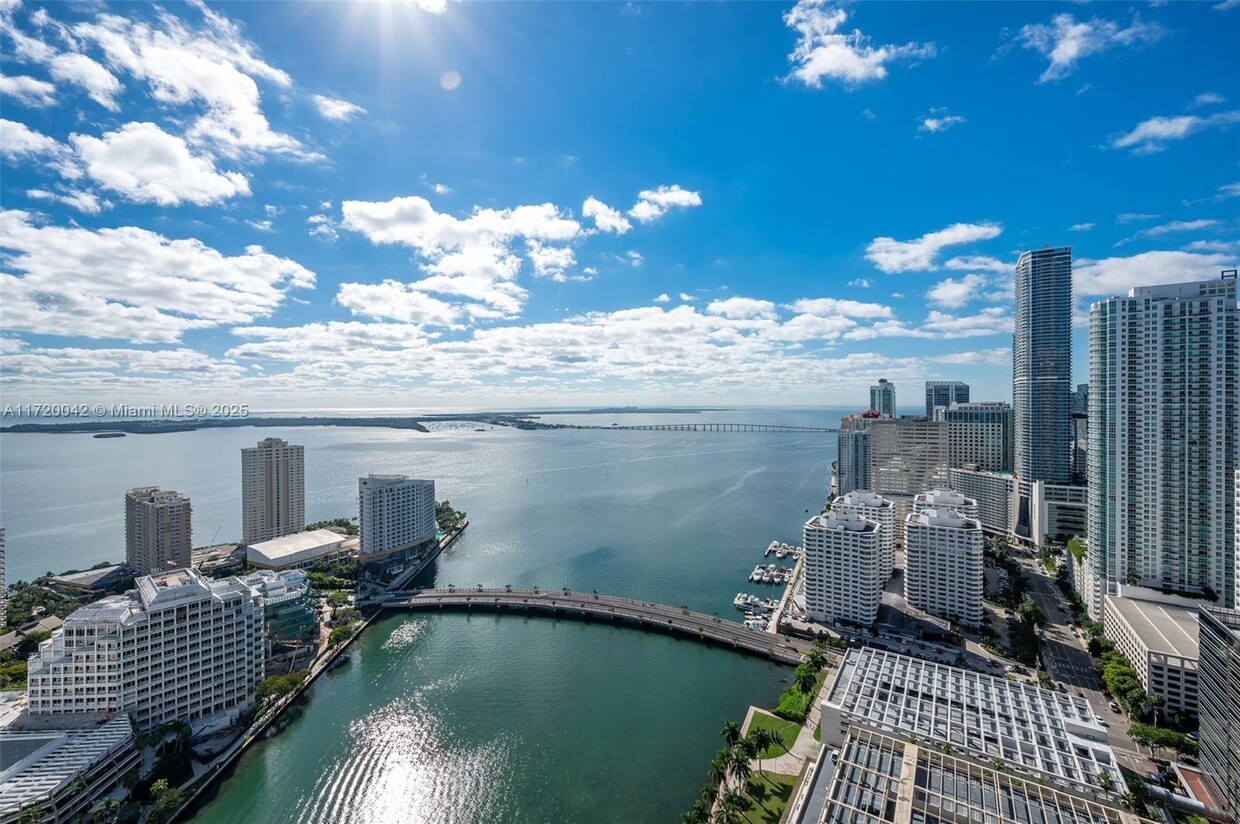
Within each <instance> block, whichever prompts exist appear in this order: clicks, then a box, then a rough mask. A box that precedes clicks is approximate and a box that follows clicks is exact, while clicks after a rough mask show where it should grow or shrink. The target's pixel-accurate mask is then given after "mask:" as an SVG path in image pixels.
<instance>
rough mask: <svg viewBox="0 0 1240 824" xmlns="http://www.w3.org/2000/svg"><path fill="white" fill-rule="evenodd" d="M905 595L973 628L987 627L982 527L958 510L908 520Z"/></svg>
mask: <svg viewBox="0 0 1240 824" xmlns="http://www.w3.org/2000/svg"><path fill="white" fill-rule="evenodd" d="M904 532H905V550H904V557H905V570H904V597H905V598H907V599H908V602H909V603H910V604H911V605H912V606H914V607H917V608H918V609H920V610H923V611H925V612H928V613H930V614H931V615H938V616H940V617H942V618H947V619H949V620H952V621H956V622H957V623H960V624H964V625H965V626H967V627H977V626H980V625H981V623H982V575H983V571H982V527H981V524H979V523H978V522H977V521H976V520H974V519H972V518H966V517H964V516H963V515H960V514H959V513H957V512H956V511H955V510H952V509H922V510H920V511H918V512H915V513H913V514H911V515H909V516H907V517H906V518H905V522H904Z"/></svg>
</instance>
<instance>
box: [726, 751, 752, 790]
mask: <svg viewBox="0 0 1240 824" xmlns="http://www.w3.org/2000/svg"><path fill="white" fill-rule="evenodd" d="M730 761H731V763H730V764H728V772H729V773H731V775H732V778H734V779H735V780H736V785H737V786H738V787H740V788H741V789H744V788H745V787H746V786H748V785H749V776H751V775H753V770H752V769H750V767H749V752H748V749H747V747H745V746H737V747H735V748H734V749H733V750H732V758H731V759H730Z"/></svg>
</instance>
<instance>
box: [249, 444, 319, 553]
mask: <svg viewBox="0 0 1240 824" xmlns="http://www.w3.org/2000/svg"><path fill="white" fill-rule="evenodd" d="M305 528H306V449H305V447H304V446H298V445H297V444H291V443H289V442H288V441H285V440H281V439H280V438H265V439H264V440H261V441H259V442H258V445H257V446H248V447H245V448H243V449H242V450H241V541H242V543H244V544H257V543H261V542H262V541H270V540H272V539H274V538H282V537H284V536H285V535H291V534H293V533H294V532H301V531H302V530H303V529H305Z"/></svg>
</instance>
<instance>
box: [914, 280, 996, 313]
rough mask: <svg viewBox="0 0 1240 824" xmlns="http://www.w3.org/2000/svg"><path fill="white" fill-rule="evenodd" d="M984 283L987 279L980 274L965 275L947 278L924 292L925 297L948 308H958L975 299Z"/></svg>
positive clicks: (984, 285)
mask: <svg viewBox="0 0 1240 824" xmlns="http://www.w3.org/2000/svg"><path fill="white" fill-rule="evenodd" d="M986 284H987V280H986V278H985V277H983V276H982V275H965V276H964V277H962V278H960V279H959V280H957V279H956V278H947V279H946V280H941V281H939V282H938V283H936V284H935V285H934V286H933V287H931V289H930V290H929V291H928V292H926V299H927V300H929V301H930V302H931V303H933V304H936V305H938V306H944V307H947V308H948V309H960V308H962V307H964V306H966V305H967V304H969V303H971V302H972V301H973V300H974V299H976V298H977V297H978V295H980V294H981V291H982V289H984V288H985V287H986Z"/></svg>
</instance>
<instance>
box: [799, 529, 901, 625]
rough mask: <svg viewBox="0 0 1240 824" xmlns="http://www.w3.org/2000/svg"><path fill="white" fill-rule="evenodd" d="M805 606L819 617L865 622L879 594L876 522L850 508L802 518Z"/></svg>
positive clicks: (825, 620)
mask: <svg viewBox="0 0 1240 824" xmlns="http://www.w3.org/2000/svg"><path fill="white" fill-rule="evenodd" d="M804 547H805V610H806V612H808V613H809V617H810V618H811V619H813V620H815V621H821V622H823V623H836V622H839V621H847V622H849V623H851V624H855V625H859V626H863V627H868V626H870V625H871V624H873V623H874V619H875V617H876V616H877V615H878V603H879V599H880V597H881V594H882V588H883V581H882V578H881V575H882V554H883V551H882V538H881V527H880V526H879V524H878V523H877V522H875V521H871V520H868V519H866V518H864V517H862V516H861V515H857V514H855V513H842V512H833V513H831V514H828V515H815V516H814V517H813V518H810V519H809V520H808V521H806V522H805V530H804Z"/></svg>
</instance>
